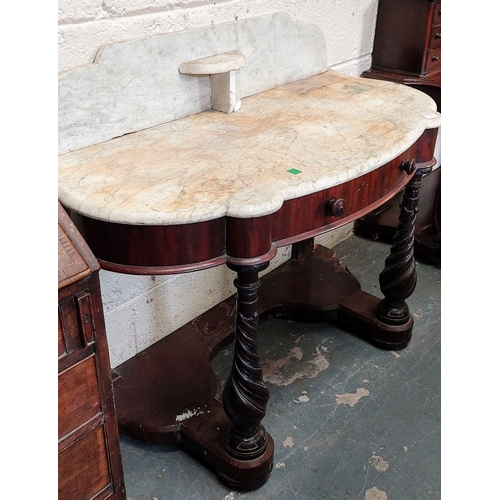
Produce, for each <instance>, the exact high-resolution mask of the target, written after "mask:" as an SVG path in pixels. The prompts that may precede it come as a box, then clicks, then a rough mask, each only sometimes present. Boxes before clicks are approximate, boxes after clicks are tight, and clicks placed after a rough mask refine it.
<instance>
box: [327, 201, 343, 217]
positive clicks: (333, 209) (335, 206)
mask: <svg viewBox="0 0 500 500" xmlns="http://www.w3.org/2000/svg"><path fill="white" fill-rule="evenodd" d="M344 210H345V207H344V199H343V198H339V199H338V200H337V199H335V198H333V199H331V200H330V201H329V202H328V203H327V204H326V212H327V214H328V215H333V216H334V217H340V216H341V215H342V214H343V213H344Z"/></svg>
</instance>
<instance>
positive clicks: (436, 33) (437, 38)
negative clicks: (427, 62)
mask: <svg viewBox="0 0 500 500" xmlns="http://www.w3.org/2000/svg"><path fill="white" fill-rule="evenodd" d="M440 47H441V26H434V27H433V28H432V30H431V36H430V40H429V49H431V50H432V49H438V48H440Z"/></svg>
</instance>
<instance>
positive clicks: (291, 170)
mask: <svg viewBox="0 0 500 500" xmlns="http://www.w3.org/2000/svg"><path fill="white" fill-rule="evenodd" d="M287 172H289V173H290V174H293V175H297V174H300V173H301V172H302V170H298V169H296V168H291V169H290V170H287Z"/></svg>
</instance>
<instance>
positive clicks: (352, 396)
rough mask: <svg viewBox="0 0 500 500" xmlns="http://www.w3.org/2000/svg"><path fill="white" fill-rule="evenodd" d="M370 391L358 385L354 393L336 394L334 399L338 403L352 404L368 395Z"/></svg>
mask: <svg viewBox="0 0 500 500" xmlns="http://www.w3.org/2000/svg"><path fill="white" fill-rule="evenodd" d="M369 394H370V391H369V390H368V389H364V388H362V387H360V388H359V389H357V390H356V392H355V393H349V392H347V393H346V394H336V395H335V396H336V401H337V404H338V405H349V406H354V405H355V404H356V403H357V402H358V401H359V400H360V399H361V398H363V397H365V396H368V395H369Z"/></svg>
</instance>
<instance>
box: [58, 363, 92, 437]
mask: <svg viewBox="0 0 500 500" xmlns="http://www.w3.org/2000/svg"><path fill="white" fill-rule="evenodd" d="M58 396H59V439H62V438H63V437H64V436H65V435H67V434H68V433H70V432H71V431H73V430H74V429H76V428H77V427H79V426H80V425H82V424H84V423H85V422H88V421H89V420H90V419H91V418H92V417H94V416H95V415H97V414H98V413H99V412H100V411H101V404H100V401H99V388H98V385H97V369H96V363H95V356H91V357H89V358H87V359H85V360H84V361H81V362H80V363H78V364H76V365H74V366H73V367H71V368H69V369H68V370H66V371H64V372H62V373H60V374H59V394H58Z"/></svg>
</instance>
